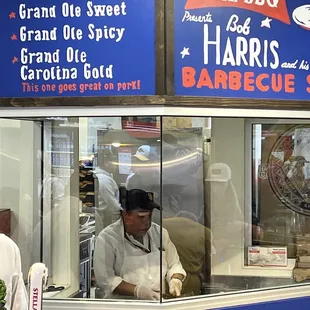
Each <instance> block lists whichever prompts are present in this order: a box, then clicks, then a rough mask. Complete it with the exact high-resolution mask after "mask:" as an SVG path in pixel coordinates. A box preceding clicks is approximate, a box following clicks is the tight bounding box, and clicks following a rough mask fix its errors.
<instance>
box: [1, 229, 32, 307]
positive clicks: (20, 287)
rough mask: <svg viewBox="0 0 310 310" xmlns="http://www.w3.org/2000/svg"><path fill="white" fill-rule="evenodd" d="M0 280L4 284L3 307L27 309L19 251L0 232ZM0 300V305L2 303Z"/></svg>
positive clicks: (12, 242) (11, 241)
mask: <svg viewBox="0 0 310 310" xmlns="http://www.w3.org/2000/svg"><path fill="white" fill-rule="evenodd" d="M0 262H1V264H0V280H1V286H3V285H5V287H6V294H5V296H4V302H5V305H4V307H5V308H6V309H8V310H28V295H27V291H26V287H25V284H24V280H23V275H22V271H21V260H20V251H19V248H18V246H17V245H16V244H15V242H14V241H13V240H11V239H10V238H9V237H7V236H6V235H4V234H1V233H0ZM2 301H3V300H0V306H1V305H2Z"/></svg>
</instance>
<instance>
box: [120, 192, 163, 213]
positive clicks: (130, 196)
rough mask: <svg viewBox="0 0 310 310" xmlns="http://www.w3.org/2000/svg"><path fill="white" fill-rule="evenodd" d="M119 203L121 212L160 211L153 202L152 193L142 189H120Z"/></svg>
mask: <svg viewBox="0 0 310 310" xmlns="http://www.w3.org/2000/svg"><path fill="white" fill-rule="evenodd" d="M120 203H121V206H122V208H123V210H126V211H134V210H137V209H142V210H145V211H153V210H154V209H158V210H160V206H159V205H158V204H157V203H155V202H154V193H152V192H146V191H144V190H142V189H132V190H129V191H127V190H126V188H120Z"/></svg>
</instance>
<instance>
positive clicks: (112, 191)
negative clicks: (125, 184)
mask: <svg viewBox="0 0 310 310" xmlns="http://www.w3.org/2000/svg"><path fill="white" fill-rule="evenodd" d="M94 174H95V175H96V176H97V178H98V183H99V191H98V192H99V208H100V209H103V210H107V209H109V210H120V204H119V189H118V186H117V184H116V182H115V180H114V179H113V178H112V176H111V175H110V174H109V173H108V172H106V171H104V170H103V169H96V170H94Z"/></svg>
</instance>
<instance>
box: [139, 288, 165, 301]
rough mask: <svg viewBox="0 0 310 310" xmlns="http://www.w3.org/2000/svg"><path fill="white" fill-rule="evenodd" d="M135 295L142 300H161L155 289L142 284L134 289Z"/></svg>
mask: <svg viewBox="0 0 310 310" xmlns="http://www.w3.org/2000/svg"><path fill="white" fill-rule="evenodd" d="M134 295H135V297H137V298H138V299H142V300H159V293H156V292H154V291H153V290H151V289H149V288H147V287H145V286H142V285H138V286H136V288H135V290H134Z"/></svg>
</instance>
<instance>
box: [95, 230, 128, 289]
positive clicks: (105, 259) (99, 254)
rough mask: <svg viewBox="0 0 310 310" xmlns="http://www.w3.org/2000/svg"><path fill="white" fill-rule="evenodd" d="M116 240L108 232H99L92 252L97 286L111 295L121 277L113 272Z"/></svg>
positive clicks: (119, 282)
mask: <svg viewBox="0 0 310 310" xmlns="http://www.w3.org/2000/svg"><path fill="white" fill-rule="evenodd" d="M114 244H118V242H117V240H114V238H113V237H112V236H110V235H108V234H105V233H103V234H102V233H101V234H99V236H98V237H97V240H96V245H95V252H94V271H95V277H96V281H97V283H98V286H99V287H102V288H103V289H104V293H105V295H111V294H112V293H113V291H114V290H115V289H116V288H117V287H118V286H119V285H120V284H121V282H122V281H123V279H122V278H121V277H120V276H118V275H116V274H115V270H114V265H115V260H116V248H115V246H114Z"/></svg>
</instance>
